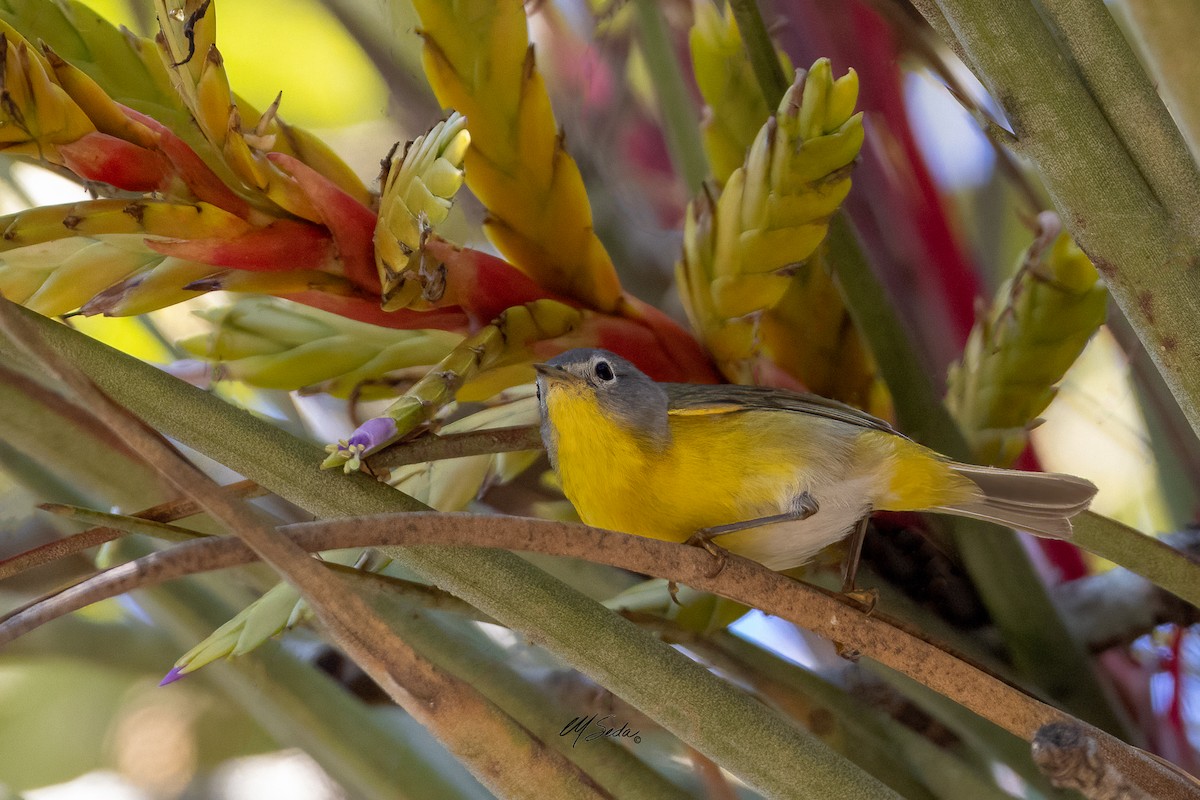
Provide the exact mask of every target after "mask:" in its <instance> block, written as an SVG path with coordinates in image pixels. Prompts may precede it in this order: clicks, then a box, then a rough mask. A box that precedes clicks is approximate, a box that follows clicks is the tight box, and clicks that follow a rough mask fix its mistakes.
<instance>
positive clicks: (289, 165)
mask: <svg viewBox="0 0 1200 800" xmlns="http://www.w3.org/2000/svg"><path fill="white" fill-rule="evenodd" d="M267 158H268V159H270V160H271V162H272V163H274V164H275V165H276V166H278V167H279V168H280V169H282V170H284V171H286V172H287V173H288V174H289V175H291V177H292V179H293V180H295V181H296V184H297V185H298V186H299V187H300V190H301V191H303V192H304V194H305V195H306V196H307V197H308V200H309V202H311V203H312V205H313V208H315V209H316V211H317V214H318V216H319V217H320V219H321V222H322V223H324V225H325V227H327V228H329V232H330V234H332V235H333V242H334V244H335V245H336V246H337V252H338V256H339V257H340V258H341V261H342V269H343V274H344V275H345V276H346V277H347V278H349V279H350V280H351V281H352V282H353V283H354V284H355V285H356V286H359V287H361V288H362V289H363V290H365V291H367V292H370V293H372V294H375V295H378V294H380V292H382V291H383V288H382V287H381V286H380V284H379V272H378V270H376V268H375V242H374V236H375V223H376V215H375V212H374V211H372V210H371V209H369V208H367V207H366V206H364V205H363V204H362V203H360V202H358V201H357V200H355V199H354V198H353V197H351V196H350V195H349V194H347V193H346V192H345V191H344V190H343V189H342V188H341V187H339V186H338V185H337V184H335V183H334V182H333V181H331V180H329V179H328V178H326V177H325V176H324V175H322V174H321V173H319V172H317V171H316V170H315V169H313V168H312V167H310V166H308V165H307V164H305V163H304V162H303V161H300V160H299V159H297V158H294V157H292V156H289V155H287V154H286V153H268V154H267Z"/></svg>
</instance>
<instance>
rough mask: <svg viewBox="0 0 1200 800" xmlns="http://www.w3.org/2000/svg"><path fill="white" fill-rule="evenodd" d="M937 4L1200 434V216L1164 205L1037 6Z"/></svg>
mask: <svg viewBox="0 0 1200 800" xmlns="http://www.w3.org/2000/svg"><path fill="white" fill-rule="evenodd" d="M938 5H939V7H940V8H941V10H942V13H943V14H944V15H945V18H946V20H947V21H948V22H949V24H950V27H951V29H952V30H953V32H954V35H955V38H956V39H957V40H958V41H959V42H960V43H961V44H962V46H963V48H964V49H965V51H966V52H967V54H968V56H969V58H970V61H971V63H972V64H974V65H975V67H976V68H977V70H978V72H979V77H980V79H981V80H982V81H983V83H984V85H985V86H986V87H987V88H988V90H989V91H990V92H991V93H992V95H993V96H994V97H996V98H998V99H999V100H1000V102H1001V103H1002V104H1003V106H1004V111H1005V114H1006V116H1007V118H1008V120H1009V122H1010V123H1011V124H1012V128H1013V131H1014V133H1015V134H1016V136H1017V138H1018V142H1019V147H1020V148H1021V151H1022V152H1023V153H1025V154H1026V155H1028V156H1029V157H1031V158H1032V159H1033V160H1034V162H1035V163H1036V164H1037V166H1038V168H1039V170H1040V172H1041V174H1042V178H1043V180H1044V181H1045V184H1046V187H1047V189H1048V190H1049V192H1050V195H1051V198H1052V200H1053V201H1054V204H1055V206H1056V208H1057V209H1058V211H1059V214H1060V216H1061V217H1062V219H1063V221H1064V222H1065V223H1066V226H1067V228H1068V229H1069V230H1070V231H1071V233H1072V235H1073V236H1074V237H1075V239H1076V241H1077V242H1078V243H1079V245H1080V246H1081V247H1082V248H1083V249H1084V250H1085V251H1086V252H1087V254H1088V256H1089V257H1090V258H1091V259H1092V262H1093V263H1094V264H1095V265H1096V268H1097V269H1099V270H1100V273H1101V275H1102V276H1103V277H1104V280H1105V283H1106V284H1107V285H1108V288H1109V290H1110V291H1111V292H1112V294H1113V297H1114V298H1115V299H1116V300H1117V303H1118V304H1119V305H1120V306H1121V308H1122V310H1123V311H1124V312H1125V314H1126V315H1127V316H1128V318H1129V321H1130V323H1131V324H1132V325H1133V326H1134V329H1135V330H1136V331H1137V332H1138V337H1139V338H1140V339H1141V340H1142V342H1143V343H1144V344H1145V345H1146V347H1147V350H1148V351H1149V352H1150V353H1151V355H1152V357H1153V358H1154V360H1155V363H1156V364H1157V365H1158V367H1159V369H1160V370H1161V371H1162V373H1163V377H1164V378H1165V379H1166V382H1167V385H1168V386H1169V387H1170V388H1171V391H1172V393H1173V394H1174V395H1175V397H1176V399H1177V400H1178V401H1179V405H1180V407H1181V408H1182V409H1183V411H1184V413H1185V414H1186V416H1187V418H1188V421H1189V422H1190V424H1191V426H1192V429H1193V431H1200V370H1197V369H1195V365H1196V364H1197V363H1200V336H1196V335H1194V334H1193V333H1192V332H1193V330H1194V327H1195V320H1196V319H1200V269H1196V268H1195V266H1194V265H1195V264H1197V263H1200V242H1197V241H1196V239H1195V237H1194V236H1192V235H1190V234H1191V233H1192V231H1194V226H1193V225H1188V226H1187V227H1188V229H1189V230H1185V231H1182V232H1181V231H1180V230H1179V223H1180V221H1181V220H1184V219H1187V218H1188V217H1189V216H1190V217H1194V216H1195V209H1194V208H1188V209H1182V210H1181V209H1177V208H1164V207H1163V205H1162V204H1161V203H1160V202H1159V199H1158V198H1157V197H1156V196H1155V191H1154V190H1153V189H1152V188H1151V186H1150V185H1148V184H1147V182H1146V178H1145V177H1143V174H1142V171H1141V168H1140V167H1139V164H1145V163H1149V162H1150V160H1151V158H1152V156H1151V155H1149V154H1147V153H1144V152H1141V151H1140V149H1139V148H1140V147H1141V146H1142V142H1143V141H1144V140H1143V139H1141V138H1139V139H1137V140H1135V141H1126V140H1123V139H1122V138H1121V136H1120V135H1119V134H1118V132H1115V131H1114V129H1113V126H1112V125H1110V122H1109V120H1108V118H1106V116H1105V114H1104V112H1103V110H1102V109H1101V108H1100V107H1099V106H1098V105H1097V103H1096V100H1095V98H1094V97H1093V96H1092V94H1091V91H1090V89H1089V87H1088V86H1087V85H1085V83H1084V82H1083V80H1081V78H1080V76H1079V74H1078V73H1077V72H1076V71H1075V69H1074V67H1073V66H1072V61H1071V59H1069V58H1066V57H1064V53H1063V52H1062V51H1061V50H1060V49H1059V47H1058V44H1057V42H1056V41H1055V39H1054V36H1053V34H1052V33H1051V31H1050V30H1049V29H1048V28H1047V27H1046V25H1045V23H1044V22H1043V20H1042V18H1041V17H1040V16H1039V15H1038V12H1037V9H1035V8H1034V7H1033V5H1032V4H1030V3H1028V2H1026V0H938ZM1146 122H1147V123H1148V124H1153V123H1154V120H1153V119H1151V120H1147V121H1146ZM1122 127H1123V125H1122ZM1158 135H1159V136H1165V134H1162V133H1161V132H1160V133H1159V134H1158ZM1133 152H1137V157H1136V159H1135V158H1133V157H1131V156H1130V154H1131V153H1133ZM1167 155H1169V154H1167ZM1187 169H1192V167H1191V166H1190V165H1187ZM1172 197H1173V196H1168V197H1164V199H1165V200H1171V199H1172ZM1181 211H1182V214H1181V213H1180V212H1181Z"/></svg>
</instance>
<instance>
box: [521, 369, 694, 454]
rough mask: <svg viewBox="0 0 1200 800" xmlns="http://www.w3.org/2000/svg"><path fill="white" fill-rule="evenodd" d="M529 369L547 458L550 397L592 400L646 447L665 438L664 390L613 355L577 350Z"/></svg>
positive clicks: (550, 439) (550, 438)
mask: <svg viewBox="0 0 1200 800" xmlns="http://www.w3.org/2000/svg"><path fill="white" fill-rule="evenodd" d="M533 368H534V369H535V370H537V392H538V404H539V405H540V407H541V411H542V439H543V440H544V441H545V443H546V447H547V449H548V450H550V453H551V458H552V459H553V457H554V446H555V442H554V440H553V433H552V431H553V428H552V426H551V420H550V413H551V412H550V411H549V410H548V409H549V404H548V400H549V399H550V398H551V397H552V396H553V393H555V392H566V393H569V394H572V395H575V396H577V397H581V398H594V399H595V402H596V404H597V405H598V406H599V407H600V410H601V413H602V414H603V415H604V417H605V418H606V419H608V420H611V421H613V422H614V423H615V424H617V425H620V426H621V427H622V428H624V429H625V430H626V431H628V432H629V433H631V434H633V435H634V436H636V437H638V438H639V439H642V440H645V441H646V443H647V444H654V445H658V446H662V445H664V444H666V442H667V440H668V439H669V438H670V433H669V428H668V425H667V392H666V390H665V389H663V387H662V386H660V385H659V384H658V383H655V382H654V381H653V380H652V379H651V378H650V377H649V376H648V375H646V374H645V373H644V372H642V371H641V370H639V369H638V368H637V367H635V366H634V365H633V364H631V363H629V362H628V361H626V360H625V359H623V358H621V357H620V356H619V355H617V354H616V353H610V352H609V351H607V350H596V349H583V348H580V349H576V350H568V351H567V352H565V353H563V354H562V355H559V356H556V357H554V358H552V359H550V360H549V361H547V362H546V363H544V364H534V365H533ZM556 405H557V404H556ZM569 405H570V404H565V406H566V407H569ZM597 434H598V435H601V434H600V432H597Z"/></svg>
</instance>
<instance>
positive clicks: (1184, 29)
mask: <svg viewBox="0 0 1200 800" xmlns="http://www.w3.org/2000/svg"><path fill="white" fill-rule="evenodd" d="M1119 8H1120V9H1121V11H1122V12H1123V13H1124V14H1126V15H1127V16H1128V17H1129V21H1130V26H1129V27H1130V28H1131V29H1132V33H1133V36H1134V39H1135V40H1136V41H1137V42H1138V44H1139V45H1141V50H1142V54H1143V55H1144V56H1145V59H1146V61H1147V63H1148V64H1149V66H1150V72H1151V74H1152V75H1153V76H1154V85H1155V87H1157V89H1158V91H1159V93H1160V94H1162V97H1163V100H1165V101H1166V103H1167V107H1168V108H1170V109H1171V113H1172V114H1173V115H1174V118H1175V120H1176V122H1178V124H1179V127H1180V129H1181V130H1182V132H1183V135H1184V137H1185V138H1186V139H1187V141H1188V145H1189V146H1190V147H1191V151H1192V157H1193V158H1195V159H1200V59H1197V58H1196V55H1195V46H1196V42H1197V41H1200V4H1197V3H1187V2H1183V3H1181V2H1179V0H1135V2H1128V3H1121V4H1120V5H1119Z"/></svg>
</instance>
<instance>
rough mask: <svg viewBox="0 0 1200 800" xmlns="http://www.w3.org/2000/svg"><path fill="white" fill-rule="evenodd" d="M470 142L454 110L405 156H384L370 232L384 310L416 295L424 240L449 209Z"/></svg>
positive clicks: (403, 304)
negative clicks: (375, 219)
mask: <svg viewBox="0 0 1200 800" xmlns="http://www.w3.org/2000/svg"><path fill="white" fill-rule="evenodd" d="M470 142H471V135H470V133H468V132H467V121H466V119H465V118H464V117H463V116H462V115H460V114H457V113H452V114H451V115H450V116H449V117H447V118H446V119H445V120H443V121H442V122H439V123H437V124H436V125H434V126H433V127H432V128H430V129H429V132H428V133H426V134H424V135H423V136H418V137H417V138H416V139H414V140H413V141H412V142H410V143H409V145H408V147H407V149H406V150H405V152H404V156H403V158H401V159H396V158H390V159H389V160H388V162H387V164H386V166H385V176H384V178H383V194H382V196H381V197H380V200H379V220H378V222H377V223H376V225H375V236H374V239H375V266H376V269H378V270H379V281H380V283H381V284H382V285H383V292H382V298H381V299H382V306H383V308H384V309H385V310H388V311H392V310H395V309H397V308H405V307H407V306H409V305H410V304H412V303H413V302H415V301H416V300H417V298H419V297H420V295H421V282H420V280H419V279H416V273H417V271H419V269H420V265H421V263H422V259H423V255H424V247H425V240H426V238H427V237H428V235H429V233H430V232H431V231H432V229H433V226H435V225H438V224H439V223H441V222H443V221H445V219H446V216H447V215H448V214H449V213H450V204H451V201H452V200H453V198H454V195H455V194H456V193H457V192H458V190H459V188H461V186H462V183H463V173H462V165H463V159H464V158H465V156H466V154H467V152H468V151H469V145H470ZM393 152H394V151H393Z"/></svg>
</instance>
